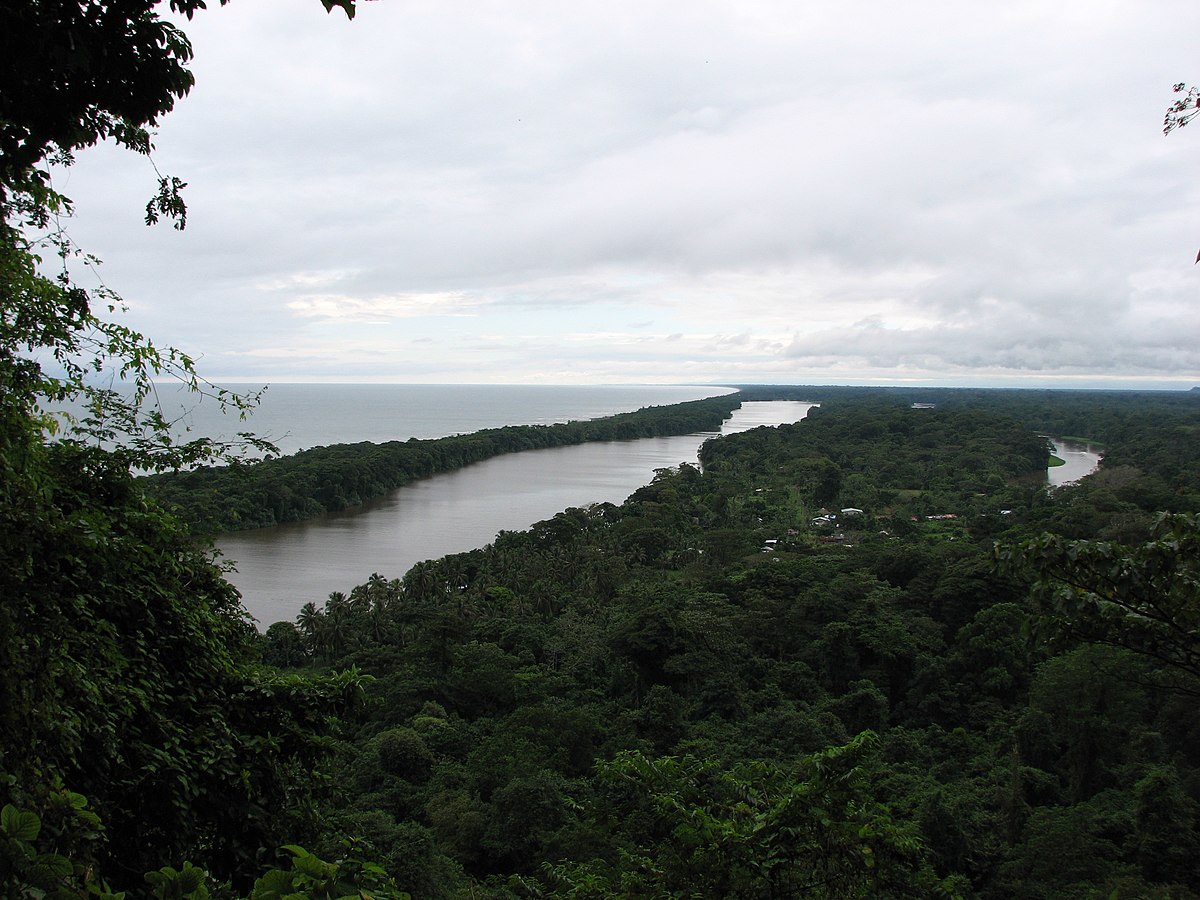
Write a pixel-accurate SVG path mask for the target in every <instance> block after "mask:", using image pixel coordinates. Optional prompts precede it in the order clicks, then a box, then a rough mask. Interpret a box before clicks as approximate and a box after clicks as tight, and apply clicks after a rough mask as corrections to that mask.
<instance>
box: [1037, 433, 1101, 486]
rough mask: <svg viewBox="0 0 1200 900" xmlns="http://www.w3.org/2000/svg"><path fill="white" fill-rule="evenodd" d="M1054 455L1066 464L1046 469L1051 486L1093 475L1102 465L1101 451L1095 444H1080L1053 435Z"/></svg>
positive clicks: (1047, 479) (1047, 480)
mask: <svg viewBox="0 0 1200 900" xmlns="http://www.w3.org/2000/svg"><path fill="white" fill-rule="evenodd" d="M1050 443H1052V444H1053V445H1054V455H1055V456H1057V457H1058V458H1059V459H1061V460H1064V461H1065V463H1066V465H1062V466H1053V467H1051V468H1049V469H1047V470H1046V482H1047V484H1049V485H1050V486H1051V487H1061V486H1062V485H1064V484H1073V483H1075V482H1076V481H1078V480H1079V479H1080V478H1083V477H1084V476H1086V475H1091V474H1092V473H1093V472H1095V471H1096V469H1097V467H1098V466H1099V465H1100V455H1101V454H1100V451H1099V450H1098V449H1097V447H1096V446H1095V445H1094V444H1080V443H1077V442H1075V441H1067V440H1063V439H1062V438H1058V437H1052V438H1050Z"/></svg>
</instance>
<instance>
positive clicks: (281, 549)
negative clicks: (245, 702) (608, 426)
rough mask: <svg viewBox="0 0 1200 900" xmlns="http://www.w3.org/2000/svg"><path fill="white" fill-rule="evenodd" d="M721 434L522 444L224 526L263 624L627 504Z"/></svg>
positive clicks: (781, 406)
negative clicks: (540, 528)
mask: <svg viewBox="0 0 1200 900" xmlns="http://www.w3.org/2000/svg"><path fill="white" fill-rule="evenodd" d="M813 405H814V404H811V403H800V402H794V401H783V400H780V401H769V402H757V403H743V404H742V406H741V408H740V409H738V410H735V412H734V414H733V416H732V418H730V419H728V420H726V422H725V426H724V428H722V430H721V433H722V434H732V433H735V432H738V431H745V430H747V429H750V428H755V427H757V426H760V425H778V424H780V423H783V422H798V421H799V420H800V419H802V418H804V416H805V415H806V414H807V413H808V410H809V409H811V408H812V406H813ZM713 436H714V434H691V435H683V436H680V437H664V438H642V439H639V440H633V441H603V442H596V443H589V444H578V445H576V446H572V447H553V448H549V449H545V450H530V451H526V452H524V453H511V454H507V455H505V456H497V457H494V458H492V459H488V460H484V461H483V462H480V463H475V464H474V465H470V466H466V467H465V468H462V469H458V470H456V471H453V472H447V473H444V474H441V475H435V476H433V477H431V478H426V479H422V480H420V481H415V482H413V483H412V484H408V485H405V486H404V487H402V488H399V489H398V490H396V491H393V492H392V493H391V494H389V495H388V496H387V497H384V498H381V499H379V500H376V501H374V502H372V503H370V504H367V505H366V506H363V507H361V508H359V509H356V510H354V511H352V512H346V513H339V514H335V515H328V516H322V517H320V518H318V519H312V520H310V521H307V522H301V523H297V524H294V525H280V526H276V527H274V528H261V529H257V530H254V531H240V532H235V533H232V534H226V535H222V536H221V537H220V538H219V539H218V540H217V542H216V543H217V548H218V549H219V550H220V551H221V553H222V554H223V555H224V557H225V558H226V559H227V560H229V561H231V562H233V563H234V564H235V566H236V570H235V571H233V572H231V573H230V574H229V580H230V581H231V582H233V584H234V585H235V586H236V587H237V588H238V590H239V591H241V593H242V599H243V602H244V603H245V605H246V608H247V609H248V610H249V611H250V614H251V615H253V616H254V617H255V618H256V619H257V620H258V621H259V623H260V624H261V625H264V626H265V625H267V624H269V623H271V622H277V621H282V620H289V621H290V620H292V619H294V618H295V616H296V614H297V612H299V610H300V607H302V606H303V605H304V604H305V603H307V602H309V601H312V602H314V603H316V604H317V605H318V606H321V605H323V604H324V602H325V600H326V598H327V597H328V596H329V594H330V593H331V592H333V591H343V592H349V590H350V589H351V588H352V587H354V586H355V585H357V584H361V583H363V582H365V581H366V580H367V578H368V576H370V575H371V573H373V572H378V573H379V574H380V575H383V576H384V577H385V578H399V577H400V576H402V575H403V574H404V573H405V572H407V571H408V569H409V568H411V567H412V565H413V564H414V563H417V562H420V561H421V560H425V559H437V558H439V557H442V556H445V555H446V554H448V553H461V552H464V551H467V550H472V549H474V548H476V547H482V546H484V545H485V544H488V543H490V542H491V541H492V540H493V539H494V538H495V536H496V534H497V533H498V532H500V531H519V530H522V529H525V528H528V527H529V526H530V525H532V524H533V523H534V522H539V521H541V520H543V519H548V518H550V517H551V516H553V515H554V514H555V513H558V512H561V511H562V510H564V509H566V508H568V507H572V506H587V505H588V504H591V503H601V502H605V501H607V502H610V503H621V502H623V501H624V500H625V499H626V498H627V497H628V496H629V495H630V494H631V493H633V492H634V491H635V490H637V489H638V488H639V487H641V486H642V485H644V484H646V483H647V482H649V481H650V479H651V478H653V477H654V470H655V469H659V468H664V467H667V466H675V465H678V464H679V463H681V462H690V463H695V462H696V461H697V454H698V451H699V448H700V444H701V443H702V442H703V441H704V440H706V439H708V438H710V437H713Z"/></svg>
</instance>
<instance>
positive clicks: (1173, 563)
mask: <svg viewBox="0 0 1200 900" xmlns="http://www.w3.org/2000/svg"><path fill="white" fill-rule="evenodd" d="M997 552H998V556H999V558H1000V560H1001V561H1002V562H1005V563H1008V564H1010V565H1014V564H1015V565H1019V566H1022V567H1024V568H1026V569H1028V570H1030V571H1031V572H1032V573H1034V575H1035V581H1034V588H1033V600H1034V603H1035V604H1036V609H1037V613H1038V618H1037V620H1036V625H1037V630H1038V633H1039V634H1040V635H1041V636H1044V637H1047V638H1049V639H1051V640H1056V641H1058V642H1060V643H1061V642H1064V641H1067V642H1069V641H1072V640H1084V641H1091V642H1096V643H1103V644H1112V645H1115V646H1119V647H1125V648H1127V649H1130V650H1133V651H1135V652H1137V653H1141V654H1145V655H1146V656H1149V657H1151V658H1153V659H1155V660H1157V661H1158V662H1160V663H1162V664H1163V665H1165V666H1167V667H1169V668H1170V670H1172V671H1174V672H1175V673H1178V674H1179V675H1180V676H1181V677H1183V678H1184V679H1187V680H1188V681H1189V682H1194V680H1195V679H1197V678H1200V516H1197V515H1192V514H1175V515H1165V514H1164V515H1162V516H1160V517H1159V518H1158V520H1157V521H1156V522H1155V524H1154V527H1153V530H1152V532H1151V535H1150V540H1149V541H1147V542H1145V543H1143V544H1140V545H1138V546H1135V547H1126V546H1122V545H1119V544H1113V543H1110V542H1107V541H1067V540H1063V539H1062V538H1061V537H1058V536H1057V535H1052V534H1046V535H1043V536H1041V537H1039V538H1035V539H1033V540H1030V541H1027V542H1025V543H1023V544H1020V545H1018V546H1015V547H1012V546H1004V547H1000V548H999V549H998V551H997ZM1192 689H1195V685H1194V684H1193V688H1192Z"/></svg>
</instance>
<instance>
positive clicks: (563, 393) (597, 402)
mask: <svg viewBox="0 0 1200 900" xmlns="http://www.w3.org/2000/svg"><path fill="white" fill-rule="evenodd" d="M229 387H233V388H235V389H238V390H241V389H242V387H243V386H241V385H230V386H229ZM244 387H245V388H246V389H251V388H254V387H255V386H253V385H246V386H244ZM733 390H734V389H733V388H730V387H721V386H714V385H627V384H620V385H591V386H589V385H583V386H580V385H505V384H484V385H465V384H453V385H430V384H276V385H270V386H269V387H268V388H267V390H266V392H265V393H264V394H263V398H262V402H261V403H260V404H259V406H258V407H257V408H256V409H255V410H254V411H253V413H252V415H251V416H250V417H249V418H248V419H247V420H246V421H239V420H238V418H237V416H236V415H234V414H227V415H222V414H221V411H220V409H219V407H218V405H217V404H216V402H214V401H213V400H211V399H206V398H199V399H197V398H196V396H195V395H191V394H187V393H186V392H183V391H181V390H180V389H179V388H177V387H174V386H170V387H166V386H164V387H163V388H161V389H160V391H159V402H160V404H161V406H162V409H163V412H164V415H165V416H166V417H167V418H168V420H170V421H173V422H175V423H176V427H175V430H176V431H177V433H179V434H180V435H181V436H185V435H187V434H189V433H190V434H191V435H192V436H200V435H208V436H211V437H224V438H233V437H235V436H236V435H237V433H238V432H242V431H250V432H253V433H254V434H255V435H257V436H258V437H260V438H265V439H266V440H269V441H271V442H272V443H274V444H275V445H276V446H277V447H278V448H279V449H280V451H281V452H283V453H294V452H296V451H297V450H304V449H308V448H310V447H320V446H326V445H329V444H351V443H358V442H359V441H371V442H372V443H383V442H386V441H404V440H408V439H409V438H414V437H415V438H440V437H446V436H447V435H451V434H467V433H470V432H472V431H479V430H480V429H483V428H501V427H503V426H505V425H553V424H556V423H559V422H569V421H571V420H575V419H596V418H600V417H602V416H611V415H615V414H616V413H622V412H632V411H634V410H637V409H641V408H642V407H645V406H665V405H669V404H672V403H682V402H684V401H687V400H701V399H704V398H705V397H717V396H720V395H722V394H728V393H731V392H732V391H733Z"/></svg>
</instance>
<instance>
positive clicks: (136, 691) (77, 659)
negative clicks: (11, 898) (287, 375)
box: [0, 0, 363, 879]
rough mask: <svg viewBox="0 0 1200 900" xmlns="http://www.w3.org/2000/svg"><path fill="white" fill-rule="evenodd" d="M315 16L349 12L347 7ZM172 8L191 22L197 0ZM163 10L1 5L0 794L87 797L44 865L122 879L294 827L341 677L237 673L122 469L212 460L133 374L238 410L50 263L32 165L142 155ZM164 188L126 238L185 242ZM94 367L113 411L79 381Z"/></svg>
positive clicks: (353, 685) (78, 3)
mask: <svg viewBox="0 0 1200 900" xmlns="http://www.w3.org/2000/svg"><path fill="white" fill-rule="evenodd" d="M323 2H325V3H326V6H327V8H328V7H331V5H333V3H336V5H340V6H343V8H344V9H346V11H347V12H348V13H352V12H353V0H333V2H332V3H331V0H323ZM171 8H172V9H174V10H175V11H177V12H182V13H185V14H187V15H189V16H190V15H192V14H193V13H194V12H195V11H197V10H198V9H202V8H204V2H203V0H172V2H171ZM162 9H163V8H162V6H161V5H160V4H158V3H156V2H152V0H104V2H101V3H92V2H85V0H23V2H20V3H5V4H2V5H0V802H4V803H12V804H14V808H16V807H17V806H20V807H23V808H26V809H30V810H34V811H43V812H44V811H45V810H46V809H47V808H48V807H49V806H51V805H53V803H54V800H55V798H56V797H59V796H61V795H62V792H63V787H64V786H69V787H71V788H73V789H74V790H75V791H78V792H80V793H81V794H86V795H87V796H88V797H89V799H90V800H91V801H92V802H93V803H94V804H95V808H96V810H97V812H98V813H100V814H101V816H102V817H103V819H104V821H105V827H106V830H107V835H108V840H109V844H108V848H107V850H105V849H104V848H103V847H92V846H91V842H92V838H91V837H87V842H86V843H85V841H84V837H80V836H78V835H76V837H75V838H71V837H70V836H67V837H66V838H64V843H65V844H66V846H65V847H64V848H63V849H65V850H67V851H75V850H78V851H80V852H82V853H84V854H85V855H94V856H96V857H97V858H99V859H103V858H104V857H105V856H106V855H107V857H108V860H109V863H110V864H111V866H113V867H116V868H117V869H119V870H124V871H126V872H128V873H131V874H132V875H134V876H135V877H137V878H138V879H140V877H141V874H142V873H143V872H144V871H146V869H147V868H154V867H156V866H158V865H161V863H162V861H163V860H162V856H163V855H174V854H179V855H183V854H185V853H187V854H196V855H202V856H203V857H204V859H205V861H206V864H207V865H209V866H210V867H211V868H212V869H213V870H214V871H215V872H218V873H220V874H221V875H222V876H223V877H224V876H232V875H240V876H243V877H245V876H246V875H247V871H248V870H247V869H246V864H247V862H248V860H249V859H251V858H252V857H253V855H254V854H255V853H256V852H258V851H259V850H261V849H262V848H264V847H267V846H272V845H274V844H275V843H277V839H278V838H279V837H281V836H282V835H281V832H282V831H285V830H287V829H289V828H293V827H296V828H299V827H302V825H303V823H302V822H301V821H300V819H299V818H298V817H299V816H301V815H302V814H303V811H304V810H305V809H306V808H308V807H309V806H310V805H311V804H310V799H309V798H310V795H311V793H312V790H313V788H314V787H315V785H316V781H315V780H314V778H313V769H314V767H315V766H317V764H318V761H319V760H320V758H321V756H322V754H323V753H324V751H325V742H326V741H327V739H328V737H329V736H330V735H331V734H332V733H333V732H334V731H335V727H336V721H337V717H338V715H339V714H340V713H341V712H342V711H343V710H345V709H346V708H347V707H348V706H349V705H351V704H352V703H353V702H354V701H355V700H356V699H357V698H358V697H359V696H360V694H361V691H362V686H363V679H362V678H360V677H359V676H358V675H357V674H356V673H354V672H350V673H341V674H337V675H333V676H327V677H325V678H321V679H298V678H286V677H280V676H278V675H275V674H272V673H270V672H268V671H266V670H263V669H262V668H261V667H260V666H259V665H258V664H257V663H256V661H255V656H256V653H257V641H256V640H255V639H254V632H253V628H252V627H251V625H250V623H249V621H248V618H247V616H246V614H245V612H244V610H242V608H241V606H240V603H239V598H238V595H237V592H236V591H235V590H234V588H233V587H232V586H231V585H230V584H229V583H228V582H226V581H225V580H224V578H223V577H222V574H221V572H220V570H219V569H218V568H217V566H215V565H214V563H213V560H212V559H211V558H210V556H209V555H208V554H207V553H206V552H205V551H204V550H203V549H201V548H198V547H197V546H196V544H195V542H194V540H193V538H192V536H191V535H189V534H188V532H187V530H186V529H185V528H183V527H182V526H180V525H179V524H178V523H177V522H175V521H173V520H172V519H171V518H170V517H169V516H167V515H166V514H164V513H163V512H162V511H161V509H159V508H158V507H156V506H155V505H154V504H153V503H151V502H148V501H147V499H146V498H145V497H144V496H143V494H142V492H141V490H140V488H139V487H138V485H137V484H136V482H135V481H134V479H133V477H132V474H131V469H132V468H133V467H138V468H142V469H157V468H171V467H177V466H181V465H186V464H189V463H193V462H196V461H198V460H203V459H206V458H211V457H213V456H214V455H220V454H222V453H224V452H226V451H227V450H229V449H230V448H229V447H227V446H226V445H219V444H217V443H214V442H213V441H210V440H207V439H200V440H198V441H193V442H189V443H187V444H176V443H175V442H174V441H173V439H172V437H171V435H170V433H169V424H168V423H167V422H166V421H165V420H164V418H163V416H162V415H161V413H159V412H158V411H157V410H154V409H150V410H148V411H146V410H143V409H142V402H143V400H145V399H146V398H147V397H148V396H149V395H150V394H151V391H152V389H153V379H154V378H156V377H160V376H164V375H168V376H174V377H176V378H178V379H180V380H181V381H182V382H183V383H184V384H186V385H187V386H189V387H190V388H192V389H193V390H198V391H208V392H211V393H212V394H213V395H215V396H216V397H217V399H218V400H220V401H221V402H222V403H225V404H228V405H231V406H233V407H235V408H244V407H245V405H246V404H247V403H249V402H251V401H250V400H248V399H247V398H242V397H238V396H236V395H233V394H230V393H229V392H226V391H223V390H220V389H218V388H215V387H213V386H211V385H206V383H205V382H203V380H202V379H201V378H200V377H199V375H198V374H197V372H196V369H195V366H194V364H193V361H192V360H191V358H189V357H188V356H187V355H186V354H184V353H181V352H179V351H177V350H174V349H170V348H166V349H163V348H159V347H158V346H156V345H155V344H154V343H153V342H151V341H150V340H149V339H147V338H146V337H145V336H143V335H141V334H138V333H136V332H134V331H132V330H131V329H129V328H126V327H124V326H122V325H120V324H117V323H114V322H111V321H107V320H105V319H104V318H101V316H100V315H98V314H97V313H96V312H95V310H94V307H95V306H97V305H101V306H106V307H107V309H108V311H109V313H113V312H116V310H117V309H118V308H119V306H120V300H119V298H117V297H116V295H115V294H112V293H110V292H108V291H104V290H102V291H99V292H89V291H87V290H85V289H84V288H82V287H80V286H79V285H78V284H76V283H75V282H74V281H73V280H72V277H71V275H70V272H69V271H68V262H69V260H71V259H72V258H74V257H77V256H79V255H80V251H79V250H78V248H76V247H75V246H74V245H73V244H72V242H71V240H70V238H69V236H68V235H67V234H66V233H65V232H64V231H63V230H62V229H61V227H60V225H59V223H60V221H61V219H62V218H63V217H65V216H67V215H69V213H70V211H71V202H70V200H69V199H68V198H66V197H64V196H63V195H61V194H59V193H58V192H57V191H55V190H54V189H53V187H52V186H51V181H50V176H49V171H48V167H49V166H50V165H51V164H52V163H60V164H70V163H71V162H72V161H73V158H74V154H75V153H76V152H77V151H79V150H81V149H83V148H85V147H88V146H90V145H92V144H95V143H96V142H98V141H100V140H106V139H112V140H115V141H116V142H117V143H118V144H120V145H122V146H125V147H127V148H129V149H131V150H133V151H135V152H138V153H142V154H149V152H150V150H151V140H150V130H151V129H152V128H153V127H154V126H155V125H156V124H157V123H158V120H159V118H160V117H161V116H162V115H164V114H165V113H166V112H168V111H170V109H171V108H172V107H173V105H174V103H175V102H176V100H178V99H179V98H181V97H182V96H183V95H185V94H186V93H187V90H188V88H189V87H190V86H191V84H192V76H191V74H190V73H189V72H188V71H187V69H186V64H187V62H188V61H189V59H190V58H191V47H190V45H189V44H188V42H187V39H186V36H184V35H183V33H182V32H181V31H180V30H179V29H177V28H176V27H174V26H173V25H172V24H170V23H169V22H168V21H166V20H165V19H164V18H163V17H162V16H161V15H160V11H162ZM182 186H183V184H182V182H181V181H179V180H178V179H173V178H172V179H166V178H161V179H160V182H159V191H158V193H157V195H156V196H155V197H154V198H153V199H152V200H151V202H150V204H149V205H148V206H147V221H148V222H153V221H155V220H157V219H158V218H159V217H160V216H167V217H169V218H173V219H174V220H175V222H176V225H177V227H179V228H182V227H183V226H184V224H185V212H186V210H185V208H184V206H183V203H182V200H181V198H180V196H179V190H180V189H181V188H182ZM55 258H57V263H53V264H54V265H57V266H58V269H59V271H58V272H57V273H56V274H47V267H48V266H50V265H51V264H52V262H53V260H54V259H55ZM100 374H105V375H108V374H111V375H113V376H115V377H117V378H119V379H121V380H123V381H124V382H126V383H128V385H129V386H130V388H131V395H129V396H127V395H125V394H123V393H120V392H118V391H115V390H111V389H109V390H106V389H100V388H97V387H95V386H94V379H95V378H96V377H97V376H98V375H100ZM65 399H77V400H81V401H83V402H84V403H85V404H86V407H87V410H88V411H87V412H86V413H85V414H83V415H82V416H81V417H80V418H79V419H78V420H77V421H73V422H68V423H67V428H66V429H65V430H62V429H61V428H60V425H61V423H59V422H57V421H56V420H54V419H52V418H50V417H49V416H48V415H47V414H46V413H45V412H44V411H43V410H44V405H45V404H46V403H47V401H59V400H65ZM56 431H57V432H58V433H57V438H58V439H57V440H54V439H52V437H53V436H54V433H55V432H56ZM101 444H104V445H116V449H114V450H105V449H102V447H101V446H100V445H101ZM251 445H252V446H263V445H261V444H258V445H255V444H254V443H253V442H251ZM72 841H73V842H74V843H72ZM195 858H196V856H193V859H195ZM110 871H112V869H111V868H110Z"/></svg>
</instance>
